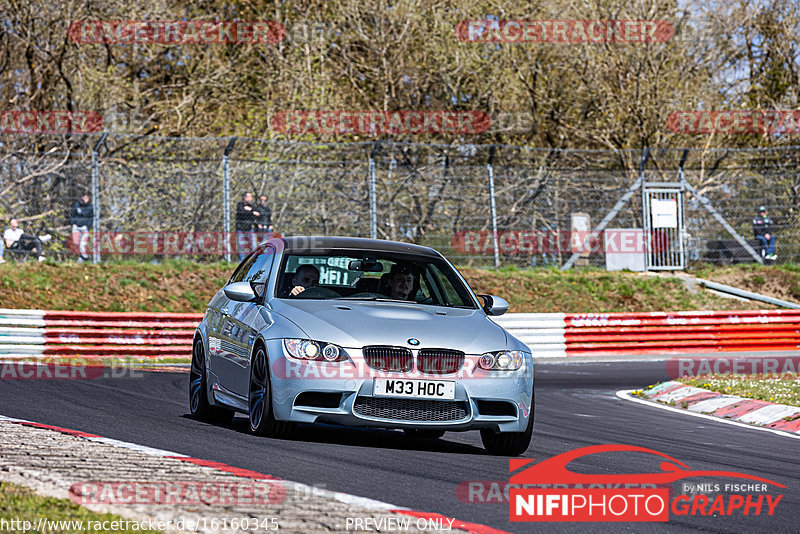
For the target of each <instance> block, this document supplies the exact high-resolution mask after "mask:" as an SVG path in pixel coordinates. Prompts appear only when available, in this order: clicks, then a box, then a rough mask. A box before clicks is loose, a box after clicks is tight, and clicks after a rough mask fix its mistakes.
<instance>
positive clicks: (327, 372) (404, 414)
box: [267, 340, 533, 432]
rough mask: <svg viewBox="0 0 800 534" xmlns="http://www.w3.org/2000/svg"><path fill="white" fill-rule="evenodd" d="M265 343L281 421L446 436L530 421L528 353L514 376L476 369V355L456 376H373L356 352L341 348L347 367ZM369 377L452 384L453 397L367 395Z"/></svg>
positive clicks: (513, 427)
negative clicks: (312, 398)
mask: <svg viewBox="0 0 800 534" xmlns="http://www.w3.org/2000/svg"><path fill="white" fill-rule="evenodd" d="M268 345H269V346H268V347H267V352H268V354H270V376H271V385H272V398H273V403H274V404H273V412H274V414H275V417H276V418H277V419H279V420H285V421H295V422H302V423H315V422H325V423H334V424H342V425H348V426H364V427H384V428H418V429H431V430H434V429H435V430H448V431H460V430H475V429H483V428H486V429H491V430H494V431H497V432H522V431H524V430H525V428H526V427H527V424H528V419H529V417H531V416H532V411H533V361H532V358H531V357H530V356H529V355H526V358H525V362H524V364H523V366H522V368H520V369H519V370H517V371H502V372H498V371H491V372H486V371H480V370H478V371H476V367H475V365H476V363H477V358H478V356H467V358H466V361H465V363H464V366H463V367H462V370H461V371H459V372H458V373H455V374H447V375H428V374H421V373H419V372H417V371H414V372H411V373H389V372H381V371H376V370H374V369H371V368H370V367H369V366H368V365H367V364H366V362H365V361H364V358H363V355H362V354H361V351H360V350H359V349H345V350H346V352H347V353H348V355H349V357H350V360H349V361H347V362H336V363H329V362H317V361H298V360H295V359H293V358H290V357H287V356H286V355H285V353H284V351H283V346H282V342H281V341H280V340H271V341H269V342H268ZM375 378H390V379H392V378H397V379H403V380H434V381H435V380H444V381H452V382H454V383H455V395H454V399H453V400H452V401H450V400H429V399H412V398H406V397H387V396H376V395H374V394H373V387H374V381H375ZM302 393H321V394H323V395H322V396H321V397H324V398H326V399H327V400H328V401H327V402H322V403H318V402H311V403H309V402H307V399H308V398H309V396H308V395H305V396H301V394H302ZM498 403H502V404H498ZM310 404H313V405H310ZM319 404H325V406H321V405H319ZM376 406H377V407H380V408H379V409H376ZM487 406H495V407H496V406H501V407H502V408H503V409H502V410H501V411H502V412H503V414H502V415H490V414H488V413H486V412H487V411H488V412H492V411H496V410H490V409H489V410H487V409H486V407H487Z"/></svg>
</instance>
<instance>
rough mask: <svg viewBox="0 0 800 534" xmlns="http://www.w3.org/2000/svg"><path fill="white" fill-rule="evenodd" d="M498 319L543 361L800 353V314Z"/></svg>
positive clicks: (684, 313)
mask: <svg viewBox="0 0 800 534" xmlns="http://www.w3.org/2000/svg"><path fill="white" fill-rule="evenodd" d="M494 320H495V322H497V323H498V324H499V325H501V326H502V327H504V328H505V329H507V330H508V331H509V332H510V333H511V334H512V335H514V336H515V337H517V338H519V339H520V340H521V341H522V342H524V343H526V344H527V345H528V346H529V347H530V348H531V350H532V351H533V353H534V355H535V356H538V357H544V358H546V357H557V356H588V355H602V354H681V353H701V352H749V351H773V350H800V310H738V311H679V312H649V313H590V314H576V313H512V314H508V315H505V316H501V317H497V318H495V319H494Z"/></svg>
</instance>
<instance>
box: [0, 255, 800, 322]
mask: <svg viewBox="0 0 800 534" xmlns="http://www.w3.org/2000/svg"><path fill="white" fill-rule="evenodd" d="M234 268H235V265H234V264H231V263H225V262H218V263H201V262H193V261H189V260H185V259H174V260H173V259H170V260H166V261H163V262H161V263H158V264H151V263H148V262H142V261H134V260H121V261H113V260H112V261H109V262H104V263H101V264H99V265H93V264H90V263H72V262H65V263H52V262H45V263H38V262H26V263H24V264H14V263H6V264H3V265H0V303H2V307H4V308H22V309H28V308H38V309H47V310H79V311H83V310H87V311H88V310H94V311H143V312H203V311H204V310H205V305H206V303H207V302H208V301H209V300H210V299H211V297H212V296H213V295H214V293H216V292H217V290H219V288H220V287H222V285H223V284H224V283H225V281H226V280H227V279H228V278H229V277H230V275H231V273H232V272H233V269H234ZM460 270H461V272H462V274H463V275H464V277H465V278H466V279H467V281H468V282H469V284H470V285H471V286H472V288H473V289H474V290H475V291H476V293H489V294H493V295H498V296H500V297H503V298H505V299H506V300H508V301H509V303H510V305H511V307H510V311H511V312H565V313H607V312H646V311H673V310H731V309H758V308H765V307H766V308H768V307H770V306H769V305H765V304H761V303H758V302H741V301H736V300H731V299H724V298H722V297H719V296H717V295H713V294H710V293H708V292H705V291H703V290H698V291H697V292H696V293H694V294H692V293H690V292H689V291H688V290H687V288H686V286H685V285H684V282H683V281H682V280H681V279H678V278H670V277H660V276H647V275H643V274H642V273H632V272H625V271H616V272H606V271H605V270H604V269H601V268H597V267H579V268H575V269H572V270H570V271H566V272H562V271H560V270H559V269H558V267H556V266H549V267H539V268H526V269H521V268H519V267H517V266H514V265H509V266H504V267H502V268H501V269H498V270H495V269H474V268H470V267H462V268H461V269H460ZM798 273H800V266H798V265H781V266H777V267H764V266H756V265H738V266H730V267H714V268H712V267H710V266H700V268H699V271H698V274H699V275H701V276H702V277H704V278H710V279H712V280H713V279H715V278H717V277H718V276H727V277H728V279H725V280H720V281H723V283H724V282H725V281H726V280H727V281H730V280H734V281H733V283H734V284H738V283H739V281H742V280H741V277H742V276H744V277H745V279H744V280H743V281H742V284H743V285H742V286H741V287H743V289H751V290H756V291H763V292H765V293H766V294H770V293H769V292H770V291H779V290H780V291H782V293H780V294H775V295H773V296H777V297H778V298H796V299H797V300H800V274H798ZM737 277H738V278H737ZM748 284H749V286H748ZM792 295H796V297H792Z"/></svg>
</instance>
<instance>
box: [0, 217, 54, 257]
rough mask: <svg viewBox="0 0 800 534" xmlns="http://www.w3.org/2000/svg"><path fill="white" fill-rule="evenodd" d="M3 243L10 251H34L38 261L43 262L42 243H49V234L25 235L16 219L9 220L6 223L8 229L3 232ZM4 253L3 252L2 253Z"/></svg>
mask: <svg viewBox="0 0 800 534" xmlns="http://www.w3.org/2000/svg"><path fill="white" fill-rule="evenodd" d="M3 241H4V244H5V246H6V248H8V249H11V250H35V251H36V254H37V255H38V256H39V261H44V260H45V258H44V254H42V243H47V242H48V241H50V234H45V235H41V236H39V237H36V236H35V235H31V234H26V233H25V232H24V231H23V230H22V228H20V227H19V223H18V222H17V220H16V219H11V220H10V221H9V223H8V228H6V231H5V232H3ZM4 252H5V251H4Z"/></svg>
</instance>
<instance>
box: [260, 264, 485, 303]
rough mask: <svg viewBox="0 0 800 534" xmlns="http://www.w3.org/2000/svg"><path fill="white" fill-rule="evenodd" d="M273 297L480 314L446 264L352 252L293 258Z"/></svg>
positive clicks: (462, 284)
mask: <svg viewBox="0 0 800 534" xmlns="http://www.w3.org/2000/svg"><path fill="white" fill-rule="evenodd" d="M275 296H276V297H279V298H289V299H316V300H333V299H337V300H365V301H400V302H412V303H416V304H423V305H429V306H448V307H457V308H476V306H475V303H474V301H473V299H472V297H471V291H470V290H469V288H468V287H466V285H464V283H463V282H462V281H461V280H460V278H459V277H458V275H457V273H456V272H455V271H454V270H453V268H452V267H450V265H448V264H447V262H445V261H444V260H442V259H439V258H430V257H424V256H413V255H401V254H391V253H376V252H366V251H352V250H349V251H326V252H325V253H320V254H308V253H304V254H291V253H289V254H288V255H287V256H286V257H285V259H284V262H283V267H282V269H281V275H280V277H279V279H278V284H277V287H276V291H275Z"/></svg>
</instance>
